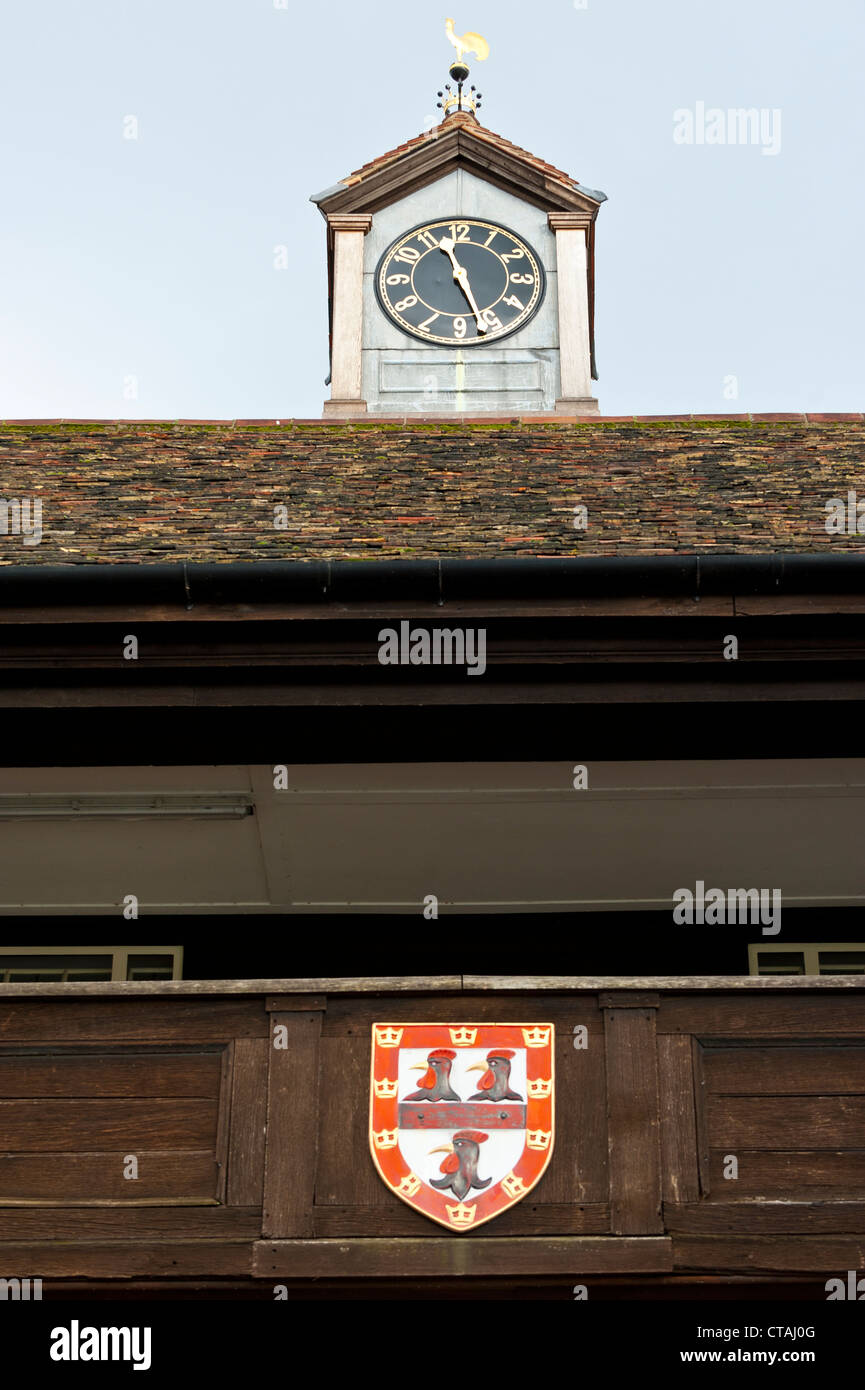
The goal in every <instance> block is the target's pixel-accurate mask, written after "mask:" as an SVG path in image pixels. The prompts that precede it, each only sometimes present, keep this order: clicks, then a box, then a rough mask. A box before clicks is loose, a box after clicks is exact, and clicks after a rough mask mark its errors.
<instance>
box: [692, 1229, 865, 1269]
mask: <svg viewBox="0 0 865 1390" xmlns="http://www.w3.org/2000/svg"><path fill="white" fill-rule="evenodd" d="M673 1267H674V1268H675V1269H676V1270H684V1269H691V1270H702V1269H706V1270H711V1271H713V1272H714V1273H727V1272H733V1271H747V1272H748V1273H749V1274H754V1273H757V1272H760V1273H766V1274H773V1273H775V1272H778V1273H781V1272H783V1273H802V1274H817V1273H821V1274H823V1273H825V1274H832V1275H834V1276H835V1277H836V1278H839V1279H844V1278H846V1271H847V1270H848V1269H865V1236H859V1237H857V1236H849V1237H846V1238H845V1237H844V1236H831V1235H826V1236H823V1235H819V1236H809V1235H788V1236H752V1237H751V1238H750V1239H749V1238H747V1237H745V1236H742V1237H739V1236H729V1237H724V1236H708V1235H694V1236H692V1235H676V1236H674V1237H673Z"/></svg>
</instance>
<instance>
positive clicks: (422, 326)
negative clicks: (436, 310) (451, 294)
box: [418, 314, 441, 332]
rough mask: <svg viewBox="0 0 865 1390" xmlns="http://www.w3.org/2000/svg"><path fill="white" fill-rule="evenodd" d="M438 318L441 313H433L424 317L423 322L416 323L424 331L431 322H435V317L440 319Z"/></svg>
mask: <svg viewBox="0 0 865 1390" xmlns="http://www.w3.org/2000/svg"><path fill="white" fill-rule="evenodd" d="M440 318H441V314H433V315H432V317H431V318H428V319H425V320H424V322H423V323H419V324H418V328H420V329H422V330H423V332H426V330H427V329H428V328H429V326H430V324H431V323H435V321H436V319H440Z"/></svg>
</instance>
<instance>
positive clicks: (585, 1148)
mask: <svg viewBox="0 0 865 1390" xmlns="http://www.w3.org/2000/svg"><path fill="white" fill-rule="evenodd" d="M385 1020H387V1021H398V1020H403V1021H405V1022H411V1021H429V1022H432V1021H443V1022H461V1023H476V1022H484V1021H506V1020H511V1021H516V1020H519V1021H525V1022H538V1023H543V1022H552V1023H554V1024H555V1027H556V1075H557V1107H556V1131H557V1132H556V1144H555V1150H554V1154H553V1158H552V1160H551V1163H550V1166H549V1168H548V1170H547V1172H546V1174H545V1176H544V1177H543V1179H542V1180H541V1182H540V1183H539V1185H538V1187H537V1188H536V1189H535V1190H534V1191H533V1192H532V1193H530V1195H529V1196H528V1197H527V1198H525V1199H524V1200H523V1201H522V1202H520V1203H518V1204H516V1205H515V1206H514V1207H512V1208H511V1209H510V1210H508V1211H507V1212H506V1213H504V1214H503V1215H502V1216H501V1218H499V1219H497V1220H496V1221H494V1222H491V1223H489V1225H487V1226H485V1228H484V1232H483V1235H482V1236H477V1237H474V1236H470V1235H453V1236H446V1235H444V1236H443V1234H442V1231H441V1228H440V1227H437V1226H436V1225H434V1223H432V1222H430V1221H428V1220H426V1219H425V1218H424V1217H423V1216H421V1215H419V1214H418V1213H416V1212H414V1211H412V1210H411V1209H410V1208H409V1207H408V1206H407V1205H406V1204H405V1203H403V1202H401V1201H400V1200H399V1199H398V1198H397V1197H396V1196H395V1195H394V1194H393V1193H391V1192H390V1191H389V1190H388V1189H387V1187H386V1186H385V1185H384V1183H383V1182H382V1181H381V1180H380V1178H379V1177H378V1175H377V1174H376V1172H375V1169H374V1168H373V1165H372V1162H371V1160H370V1157H369V1152H368V1137H367V1136H368V1099H369V1098H368V1087H369V1063H370V1032H371V1026H372V1024H373V1022H380V1021H385ZM130 1157H134V1158H135V1159H136V1161H137V1164H138V1177H137V1179H130V1178H128V1177H126V1176H124V1172H125V1171H126V1170H127V1169H128V1164H129V1159H130ZM731 1158H734V1159H735V1160H736V1172H737V1176H736V1177H735V1178H731V1177H729V1176H725V1173H729V1171H730V1169H731ZM457 1249H458V1250H459V1253H458V1254H456V1253H455V1252H456V1251H457ZM862 1268H865V1006H863V999H862V996H861V995H860V994H859V993H855V992H850V993H842V992H841V991H838V992H837V993H833V992H830V991H823V992H821V993H819V994H818V993H817V992H816V991H815V992H814V993H813V994H803V993H801V992H799V993H798V994H797V995H796V996H795V997H791V996H789V995H787V994H785V993H783V992H781V991H779V992H777V993H771V994H769V993H756V992H754V993H747V994H746V993H744V992H738V993H734V992H733V991H729V992H727V993H724V992H723V990H718V991H717V992H707V991H701V992H699V993H698V992H696V991H694V992H682V993H676V994H673V993H669V992H664V991H661V992H653V991H644V990H625V989H622V990H607V991H599V990H594V991H592V990H586V991H571V992H568V993H563V992H558V993H557V992H555V991H540V990H538V991H534V992H529V991H527V992H526V993H516V992H514V993H503V992H501V993H500V992H494V991H489V992H485V993H476V994H472V995H471V996H467V995H465V994H461V993H456V992H454V993H450V992H447V991H446V990H444V989H442V990H439V991H438V992H434V991H431V992H429V993H418V994H416V995H412V994H410V993H400V994H399V995H391V996H384V997H383V996H382V995H380V994H376V995H366V994H362V993H358V994H342V993H335V994H331V995H324V994H322V995H280V996H263V995H249V996H244V995H236V996H233V997H231V998H222V997H208V996H207V995H199V996H195V995H191V996H186V995H183V996H178V997H175V998H147V997H144V998H123V999H102V998H82V997H71V998H69V999H58V998H57V997H56V996H55V997H51V998H45V999H40V998H31V997H26V998H20V999H15V1000H9V999H8V998H7V999H6V1000H5V1001H4V1002H2V1004H0V1276H2V1275H4V1274H5V1275H6V1276H7V1277H8V1276H12V1275H18V1276H20V1277H24V1276H26V1275H28V1274H32V1275H35V1276H39V1277H43V1278H51V1277H57V1278H60V1277H80V1278H91V1279H100V1278H115V1277H118V1278H121V1277H122V1278H133V1279H134V1278H138V1279H142V1280H143V1279H145V1278H148V1277H166V1276H169V1277H174V1278H199V1277H207V1278H223V1277H224V1278H238V1277H248V1276H254V1277H258V1278H262V1279H276V1278H279V1279H286V1278H289V1279H291V1278H295V1279H304V1278H310V1279H312V1278H319V1277H333V1276H338V1275H339V1274H340V1273H343V1274H346V1275H350V1276H351V1277H352V1278H354V1277H357V1276H358V1275H360V1276H364V1275H368V1276H370V1277H387V1276H388V1274H390V1273H395V1274H403V1273H404V1274H411V1273H412V1272H414V1273H415V1274H416V1276H417V1277H418V1278H423V1277H427V1276H429V1275H430V1274H439V1273H443V1274H448V1273H453V1274H459V1275H472V1274H475V1275H478V1276H479V1277H481V1276H483V1275H484V1274H488V1273H490V1272H494V1273H495V1274H497V1275H498V1274H501V1275H504V1276H506V1275H507V1274H508V1273H511V1274H513V1275H514V1277H516V1276H518V1275H520V1274H526V1273H544V1272H548V1273H550V1274H557V1273H560V1272H562V1271H567V1272H568V1273H573V1274H574V1275H575V1276H579V1275H580V1274H581V1273H585V1274H589V1273H594V1274H598V1275H601V1274H616V1275H618V1274H627V1273H639V1272H646V1273H648V1272H650V1271H652V1272H654V1273H656V1274H663V1273H665V1272H670V1271H677V1272H682V1273H684V1274H687V1275H693V1276H694V1277H702V1276H704V1275H705V1274H707V1273H708V1274H713V1275H717V1276H721V1277H733V1276H737V1275H741V1274H754V1275H761V1276H765V1275H766V1274H771V1275H778V1274H785V1275H786V1274H793V1275H796V1274H798V1273H802V1274H806V1273H807V1274H813V1273H815V1272H821V1271H824V1270H825V1271H826V1273H827V1275H828V1274H830V1273H831V1274H841V1275H843V1274H844V1273H845V1272H846V1270H847V1269H862Z"/></svg>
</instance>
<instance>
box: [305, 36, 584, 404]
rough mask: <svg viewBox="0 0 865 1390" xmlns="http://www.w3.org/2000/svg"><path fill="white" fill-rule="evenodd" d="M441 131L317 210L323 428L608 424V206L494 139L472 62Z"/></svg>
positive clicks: (481, 53)
mask: <svg viewBox="0 0 865 1390" xmlns="http://www.w3.org/2000/svg"><path fill="white" fill-rule="evenodd" d="M447 34H448V38H449V39H450V41H451V43H453V45H454V47H455V48H456V49H457V59H456V61H455V62H454V63H453V64H452V66H451V69H450V75H451V79H452V84H453V85H452V84H451V83H449V84H448V85H447V86H446V88H445V89H444V91H442V92H440V93H439V106H440V107H441V108H442V110H443V113H444V114H443V119H442V122H441V124H440V125H438V126H436V127H435V128H434V129H432V130H430V131H428V132H426V133H424V134H422V135H419V136H417V137H416V138H415V139H414V140H410V141H408V143H407V144H405V145H400V146H399V147H398V148H397V149H395V150H391V151H390V152H389V153H387V154H385V155H382V156H381V157H380V158H378V159H374V160H372V161H371V163H369V164H366V165H364V166H363V168H362V169H359V170H357V171H356V172H355V173H353V174H350V175H349V176H348V177H347V178H345V179H343V180H342V182H340V183H338V184H337V185H336V186H335V187H333V188H328V189H326V190H325V192H324V193H319V194H317V195H315V196H314V197H313V199H312V201H313V202H314V203H316V204H317V205H318V207H319V209H320V210H321V212H322V214H323V216H324V218H325V221H326V222H327V241H328V272H329V284H330V352H331V372H330V379H329V385H330V391H331V395H330V399H329V400H328V401H326V402H325V406H324V414H325V417H337V418H343V419H351V418H354V417H357V416H363V415H365V414H366V413H367V412H369V413H371V414H374V415H400V416H406V415H413V414H417V415H442V416H447V415H454V414H469V415H486V414H489V415H491V416H495V415H513V414H538V413H547V412H548V413H550V414H551V415H553V416H554V415H555V414H565V415H586V414H597V413H598V402H597V400H596V399H595V397H594V394H593V386H592V382H593V380H594V379H596V376H597V373H596V371H595V354H594V242H595V238H594V231H595V220H596V218H597V215H598V209H599V208H600V205H601V203H602V202H604V201H605V194H603V193H599V192H597V191H596V190H593V189H590V188H584V187H583V186H582V185H581V184H579V183H578V182H577V181H576V180H575V179H573V178H571V177H570V176H569V175H568V174H565V173H563V172H562V171H561V170H560V169H556V168H554V167H553V166H552V165H550V164H547V163H545V161H544V160H542V159H538V158H537V157H536V156H535V155H532V154H529V153H528V152H527V151H526V150H523V149H520V148H519V147H518V146H516V145H513V144H511V142H510V141H509V140H505V139H503V137H502V136H500V135H495V134H493V133H492V132H491V131H489V130H487V129H486V127H484V126H483V125H482V124H481V122H480V120H479V116H478V112H479V108H480V105H481V98H480V94H479V93H478V92H477V91H476V89H475V87H474V86H472V87H467V85H466V84H467V79H468V77H469V75H470V74H469V68H468V66H467V64H466V62H465V55H466V53H468V52H474V53H475V55H476V56H477V57H478V59H480V60H483V59H485V58H486V57H487V55H488V52H489V49H488V46H487V44H486V41H485V40H484V39H482V38H481V36H480V35H479V34H464V35H463V36H462V37H461V38H460V37H458V36H457V35H456V34H455V33H454V27H453V23H452V21H451V20H448V23H447Z"/></svg>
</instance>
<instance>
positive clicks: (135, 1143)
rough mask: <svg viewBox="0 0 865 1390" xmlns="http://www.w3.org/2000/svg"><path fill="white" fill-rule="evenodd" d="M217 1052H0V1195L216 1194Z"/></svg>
mask: <svg viewBox="0 0 865 1390" xmlns="http://www.w3.org/2000/svg"><path fill="white" fill-rule="evenodd" d="M223 1052H224V1049H223V1048H220V1047H217V1046H212V1047H210V1048H209V1049H206V1050H200V1051H192V1050H188V1049H187V1050H181V1051H173V1050H169V1049H154V1048H152V1047H151V1048H141V1047H138V1048H133V1049H121V1050H118V1049H117V1048H116V1047H115V1048H108V1047H98V1046H97V1047H90V1048H88V1049H87V1050H81V1049H80V1048H75V1047H63V1046H57V1047H53V1048H51V1049H43V1050H40V1051H38V1052H34V1051H28V1050H22V1051H5V1050H4V1051H2V1052H0V1136H2V1137H0V1145H2V1152H0V1205H8V1204H15V1203H22V1202H36V1201H40V1200H51V1201H54V1202H62V1201H86V1202H88V1203H91V1204H93V1203H98V1202H100V1201H101V1202H105V1203H115V1202H117V1203H129V1204H134V1203H138V1202H141V1201H147V1200H151V1201H152V1200H155V1199H158V1198H159V1197H165V1198H167V1199H169V1200H171V1201H174V1202H179V1203H180V1202H184V1201H185V1202H189V1203H195V1202H203V1201H210V1202H215V1201H217V1200H218V1188H219V1166H218V1162H217V1152H216V1151H217V1136H218V1129H219V1100H220V1091H221V1087H222V1078H223V1065H224V1057H223ZM133 1173H134V1174H135V1176H131V1174H133ZM0 1226H2V1223H0Z"/></svg>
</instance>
